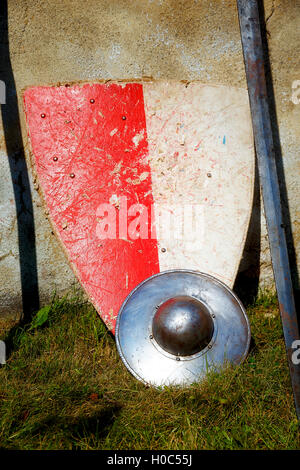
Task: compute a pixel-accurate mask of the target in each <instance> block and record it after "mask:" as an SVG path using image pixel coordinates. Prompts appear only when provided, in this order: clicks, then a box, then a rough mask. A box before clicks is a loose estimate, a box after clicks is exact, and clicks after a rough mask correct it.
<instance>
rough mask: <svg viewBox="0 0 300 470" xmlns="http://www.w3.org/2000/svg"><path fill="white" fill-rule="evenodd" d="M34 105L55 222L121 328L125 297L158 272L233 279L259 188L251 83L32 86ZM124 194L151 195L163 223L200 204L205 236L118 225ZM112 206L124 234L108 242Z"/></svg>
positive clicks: (85, 281) (37, 146)
mask: <svg viewBox="0 0 300 470" xmlns="http://www.w3.org/2000/svg"><path fill="white" fill-rule="evenodd" d="M24 103H25V111H26V118H27V125H28V129H29V137H30V143H31V149H32V153H33V157H34V166H35V169H36V172H37V175H38V179H39V183H40V186H41V188H42V193H43V196H44V199H45V202H46V205H47V207H48V210H49V216H50V218H51V221H52V223H53V226H54V229H55V231H56V234H57V236H58V237H59V238H60V240H61V241H62V243H63V246H64V248H65V252H66V254H67V256H68V259H69V262H70V264H71V266H72V267H73V269H74V271H75V272H76V274H77V276H78V278H79V280H80V282H81V284H82V286H83V287H84V289H85V290H86V292H87V294H88V296H89V298H90V299H91V301H92V302H93V303H94V305H95V307H96V309H97V310H98V312H99V314H100V315H101V317H102V319H103V320H104V321H105V323H106V324H107V326H108V327H109V328H110V329H111V330H112V331H114V327H115V322H116V316H117V313H118V310H119V308H120V306H121V304H122V302H123V301H124V300H125V298H126V296H127V294H128V293H129V292H130V291H131V290H132V289H133V288H134V287H135V286H136V285H137V284H138V283H139V282H141V281H142V280H144V279H145V278H147V277H149V276H151V275H152V274H155V273H157V272H159V271H162V270H165V269H170V268H185V269H198V270H200V271H204V272H207V273H209V274H212V275H215V276H216V277H218V278H219V279H221V280H223V281H224V282H225V283H226V284H228V285H229V286H232V285H233V282H234V279H235V276H236V272H237V267H238V264H239V261H240V258H241V256H242V251H243V246H244V242H245V237H246V232H247V227H248V221H249V217H250V212H251V207H252V193H253V178H254V150H253V141H252V133H251V124H250V114H249V108H248V98H247V93H246V91H244V90H237V89H234V88H230V87H212V86H207V85H202V84H199V83H192V84H190V85H189V86H188V87H186V85H185V84H183V83H178V82H170V83H167V82H147V83H112V82H109V83H107V84H104V83H97V84H85V85H81V86H79V85H74V86H69V87H65V86H60V87H35V88H30V89H27V90H26V91H25V93H24ZM42 116H43V117H42ZM124 198H126V200H127V207H128V208H129V207H131V205H132V204H143V205H144V207H146V209H147V211H148V215H149V216H150V214H151V208H152V206H153V204H154V212H155V223H156V225H158V223H159V222H158V221H159V220H160V219H159V213H160V209H161V208H162V207H163V210H164V211H167V212H170V211H172V210H173V209H170V207H171V206H172V205H174V204H175V205H177V206H179V207H182V206H184V205H190V206H193V207H197V208H198V210H199V212H198V216H199V217H198V218H199V220H200V225H199V226H197V227H196V238H194V239H193V241H191V240H190V239H188V237H186V238H184V237H185V236H186V235H184V236H183V239H181V240H178V239H174V237H172V236H171V239H167V240H165V239H164V234H162V233H161V232H160V231H159V230H158V231H157V234H155V233H154V236H153V234H152V238H151V237H150V234H151V232H150V222H151V221H150V220H149V231H148V234H149V238H148V239H141V238H137V239H132V238H131V237H130V236H128V233H127V232H126V233H124V229H121V228H120V223H119V221H122V220H123V221H124V220H125V219H124V218H126V213H125V210H124V203H123V202H122V201H124ZM102 203H105V204H108V203H110V204H111V205H113V206H114V209H115V213H116V235H117V237H116V238H115V239H99V236H98V231H97V230H98V229H99V223H100V221H101V216H102V215H103V214H102V213H101V211H99V208H100V207H101V204H102ZM164 217H165V212H164V214H163V217H162V219H161V220H162V225H163V226H164V225H165V226H166V219H165V218H164ZM130 220H131V221H132V220H133V217H131V218H130V217H129V216H128V221H129V222H130ZM173 220H177V222H178V221H179V220H180V218H178V219H173ZM152 221H153V219H152ZM177 222H175V223H177ZM157 228H158V227H157ZM175 228H176V227H175ZM194 228H195V227H194ZM194 232H195V230H194Z"/></svg>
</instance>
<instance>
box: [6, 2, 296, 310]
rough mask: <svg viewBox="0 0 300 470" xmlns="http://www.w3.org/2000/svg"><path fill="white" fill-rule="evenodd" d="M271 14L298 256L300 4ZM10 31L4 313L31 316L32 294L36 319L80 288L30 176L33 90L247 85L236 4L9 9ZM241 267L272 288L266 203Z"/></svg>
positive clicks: (280, 5) (256, 216)
mask: <svg viewBox="0 0 300 470" xmlns="http://www.w3.org/2000/svg"><path fill="white" fill-rule="evenodd" d="M2 1H3V0H2ZM3 3H5V2H3ZM264 5H265V17H266V18H267V30H268V41H269V49H270V59H271V69H272V75H273V83H274V90H275V100H276V107H277V114H278V124H279V129H280V139H281V152H282V161H283V168H284V173H285V181H284V178H283V173H282V172H280V178H281V182H282V189H283V190H284V189H285V187H286V188H287V197H288V201H289V213H288V211H287V208H285V214H286V219H288V218H289V219H290V222H291V226H292V229H293V237H294V246H295V250H296V252H298V253H299V252H300V227H299V202H300V193H299V173H300V163H299V158H298V155H299V147H300V132H299V131H300V104H299V105H297V104H294V103H293V102H292V101H291V96H292V83H293V82H294V81H295V80H300V67H299V57H298V56H299V43H300V2H299V1H298V0H281V1H276V0H275V1H271V0H265V2H264ZM2 23H3V24H5V19H4V20H3V19H2ZM8 31H9V33H8V39H9V49H10V50H9V52H10V55H8V44H7V38H6V37H5V31H4V32H2V33H1V44H0V47H1V48H2V49H3V51H4V52H3V53H2V55H1V59H0V61H2V62H1V70H0V71H1V74H3V77H4V78H2V76H1V77H0V79H2V80H4V81H5V82H6V84H7V104H6V105H4V106H2V127H1V128H0V167H1V170H0V171H1V186H0V315H9V314H14V313H16V312H20V311H21V309H22V294H21V292H22V290H23V302H25V304H26V310H30V308H32V307H33V308H34V307H36V305H37V304H38V298H37V297H38V295H37V294H38V291H39V297H40V299H39V300H40V302H41V303H44V302H46V301H47V300H49V298H50V297H51V295H52V293H53V291H54V290H56V292H57V293H58V294H62V293H63V292H64V291H66V290H68V289H70V286H71V285H72V284H73V283H74V282H75V278H74V275H73V274H72V272H71V269H70V268H69V266H68V264H67V262H66V260H65V257H64V254H63V252H62V249H61V247H60V245H59V244H58V242H57V241H56V239H55V237H54V236H53V234H52V232H51V227H50V224H49V222H48V220H47V217H46V214H45V213H44V210H43V208H42V206H41V201H40V198H39V195H38V193H37V191H36V188H35V182H34V181H33V179H32V173H31V168H30V162H29V152H28V148H27V141H26V130H25V124H24V115H23V108H22V101H21V90H22V89H23V88H25V87H27V86H29V85H43V84H50V83H56V82H66V81H77V80H93V79H99V78H104V79H106V78H107V79H108V78H113V79H114V78H141V77H142V76H152V77H153V78H156V79H159V78H164V79H165V78H172V79H187V80H193V79H197V80H200V81H203V82H207V83H211V84H225V85H233V86H238V87H245V88H246V82H245V72H244V64H243V58H242V50H241V43H240V34H239V26H238V17H237V10H236V5H235V1H225V0H223V1H222V0H217V1H208V0H202V1H201V0H198V1H197V0H176V1H175V0H109V1H108V0H86V1H84V2H82V1H79V0H64V1H61V0H51V1H50V0H8ZM9 56H10V60H11V69H10V63H9ZM13 79H14V80H15V89H16V93H17V95H15V91H14V83H13ZM17 104H18V106H19V117H18V113H17ZM4 108H5V110H4ZM18 118H20V126H21V127H20V128H19V124H18V122H19V119H18ZM22 141H23V144H24V152H23V150H22ZM5 142H6V143H5ZM7 154H9V159H8V157H7ZM23 154H25V157H26V163H27V165H25V163H24V160H23ZM8 161H10V165H9V163H8ZM26 167H27V170H26ZM27 174H28V179H27V176H26V175H27ZM16 201H17V206H18V217H17V212H16ZM34 239H35V249H33V248H32V246H33V244H32V240H34ZM20 265H21V269H20ZM241 270H242V271H243V272H244V273H245V274H247V276H250V277H252V278H255V276H257V275H258V274H259V276H260V280H261V284H263V283H265V284H267V285H270V284H272V279H273V277H272V270H271V265H270V256H269V250H268V241H267V235H266V228H265V221H264V217H263V214H262V210H261V204H260V202H259V195H257V197H256V202H255V206H254V210H253V218H252V223H251V226H250V231H249V240H248V243H247V247H246V250H245V256H244V259H243V261H242V263H241ZM295 272H296V271H295V269H294V273H295ZM37 283H38V289H37Z"/></svg>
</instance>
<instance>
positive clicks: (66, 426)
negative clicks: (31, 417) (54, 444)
mask: <svg viewBox="0 0 300 470" xmlns="http://www.w3.org/2000/svg"><path fill="white" fill-rule="evenodd" d="M121 410H122V406H121V405H120V404H112V405H109V406H107V407H106V408H104V409H102V410H100V411H99V412H97V413H95V414H94V415H93V416H90V417H79V418H77V419H74V418H71V417H65V418H61V417H57V416H49V417H47V418H45V419H44V420H42V421H40V422H38V423H36V425H35V426H34V429H33V432H34V433H40V434H42V433H43V432H46V431H47V430H48V429H49V428H50V427H51V428H52V429H55V430H56V431H63V432H64V433H66V434H68V436H69V437H73V438H75V439H77V438H82V437H85V436H91V435H94V436H95V437H96V438H97V439H103V438H105V437H106V436H107V434H108V433H109V431H110V429H111V427H112V426H113V424H114V422H115V420H116V419H117V417H118V416H119V414H120V412H121Z"/></svg>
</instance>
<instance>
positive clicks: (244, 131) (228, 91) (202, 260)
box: [143, 81, 255, 287]
mask: <svg viewBox="0 0 300 470" xmlns="http://www.w3.org/2000/svg"><path fill="white" fill-rule="evenodd" d="M143 91H144V100H145V112H146V126H147V134H148V145H149V157H148V158H149V163H150V166H151V176H152V186H153V197H154V213H155V220H156V222H155V224H156V228H157V231H158V234H157V238H158V246H159V265H160V270H161V271H164V270H167V269H175V268H181V269H195V270H199V271H202V272H205V273H208V274H211V275H213V276H215V277H217V278H219V279H220V280H222V281H223V282H225V283H226V284H227V285H228V286H230V287H232V286H233V284H234V280H235V277H236V274H237V270H238V266H239V263H240V259H241V256H242V252H243V248H244V244H245V239H246V234H247V229H248V223H249V220H250V214H251V209H252V199H253V186H254V172H255V158H254V142H253V135H252V126H251V116H250V109H249V102H248V94H247V91H246V90H243V89H236V88H231V87H225V86H210V85H203V84H200V83H197V82H193V83H190V84H189V85H186V84H184V83H178V82H170V81H169V82H149V83H144V84H143ZM183 208H185V209H184V212H183ZM176 212H177V216H176V215H175V218H174V214H176ZM168 217H170V230H168V226H169V221H168ZM180 217H184V218H185V219H184V223H183V224H181V223H180ZM174 221H175V222H174ZM172 224H173V225H172ZM180 230H182V233H179V232H180Z"/></svg>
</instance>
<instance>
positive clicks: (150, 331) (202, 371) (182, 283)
mask: <svg viewBox="0 0 300 470" xmlns="http://www.w3.org/2000/svg"><path fill="white" fill-rule="evenodd" d="M183 301H184V302H183ZM170 304H171V305H172V308H170V307H169V305H170ZM195 305H196V307H195ZM198 305H199V306H201V307H200V308H198V307H197V306H198ZM166 306H167V307H166ZM197 308H198V310H197ZM184 309H185V310H184ZM160 310H162V314H161V315H162V320H161V319H160V318H158V319H157V316H158V313H159V311H160ZM197 311H199V317H195V312H197ZM185 312H186V314H185ZM191 312H192V313H191ZM201 312H202V313H201ZM203 312H205V313H203ZM166 315H167V317H166ZM172 315H173V316H174V318H173V319H172ZM208 315H209V318H208ZM175 317H176V318H175ZM166 318H167V319H166ZM195 318H196V323H195ZM189 322H194V323H189ZM195 324H196V325H197V326H196V327H195V326H193V325H195ZM157 325H159V326H157ZM161 325H162V326H161ZM176 325H177V326H176ZM178 325H179V326H178ZM201 325H203V326H201ZM207 325H209V327H208V326H207ZM193 327H194V328H198V329H199V328H203V334H204V336H205V335H206V337H207V338H208V340H207V342H203V340H201V341H200V340H199V343H198V346H195V344H196V343H195V344H194V345H193V347H192V348H191V349H190V351H192V352H193V353H192V354H190V355H189V354H187V353H186V351H189V348H188V343H189V341H191V340H192V341H195V339H194V338H195V336H192V333H191V330H192V329H193ZM176 328H177V329H178V331H179V333H178V334H179V335H180V334H181V337H179V338H178V341H177V338H176V335H175V336H174V332H175V331H176ZM180 328H181V330H180ZM157 332H158V333H157ZM180 332H181V333H180ZM182 332H183V333H182ZM186 332H187V333H186ZM208 333H209V334H208ZM198 336H199V338H202V336H203V335H201V334H199V335H198ZM250 337H251V333H250V326H249V321H248V318H247V315H246V312H245V309H244V307H243V305H242V304H241V302H240V300H239V299H238V298H237V296H236V295H235V294H234V293H233V292H232V290H231V289H230V288H229V287H227V286H226V285H225V284H224V283H223V282H221V281H219V280H218V279H216V278H214V277H213V276H210V275H208V274H204V273H200V272H197V271H190V270H181V269H180V270H171V271H164V272H161V273H159V274H155V275H154V276H151V277H149V278H148V279H146V280H145V281H143V282H142V283H140V284H139V285H138V286H137V287H136V288H135V289H134V290H133V291H132V292H131V293H130V294H129V295H128V297H127V298H126V300H125V301H124V303H123V305H122V307H121V309H120V311H119V315H118V318H117V324H116V342H117V348H118V351H119V354H120V356H121V358H122V361H123V362H124V364H125V365H126V367H127V368H128V369H129V371H130V372H131V373H132V374H133V375H134V376H135V377H136V378H137V379H138V380H141V381H142V382H144V383H146V384H149V385H153V386H156V387H159V386H164V385H190V384H192V383H194V382H199V381H201V379H203V378H204V377H205V375H206V374H207V372H208V371H209V370H217V371H218V370H220V369H221V368H222V367H224V365H225V364H226V363H231V364H239V363H241V362H242V361H243V360H244V359H245V357H246V355H247V352H248V349H249V344H250ZM162 338H164V339H163V340H162ZM184 341H185V343H184Z"/></svg>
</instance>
